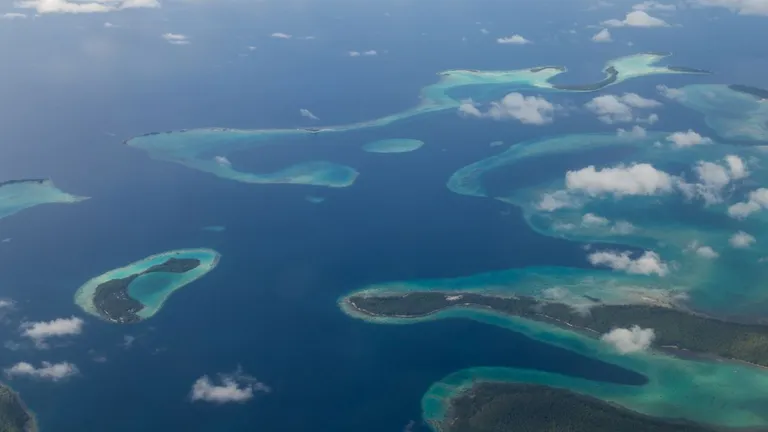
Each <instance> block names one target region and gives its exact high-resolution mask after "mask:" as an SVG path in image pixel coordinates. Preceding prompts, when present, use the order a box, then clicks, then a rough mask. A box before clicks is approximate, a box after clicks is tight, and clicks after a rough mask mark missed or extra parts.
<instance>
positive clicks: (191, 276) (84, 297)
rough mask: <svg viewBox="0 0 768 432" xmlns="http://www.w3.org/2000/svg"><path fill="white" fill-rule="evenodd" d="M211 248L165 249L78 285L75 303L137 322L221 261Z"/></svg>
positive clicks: (101, 314)
mask: <svg viewBox="0 0 768 432" xmlns="http://www.w3.org/2000/svg"><path fill="white" fill-rule="evenodd" d="M218 260H219V254H218V253H217V252H216V251H213V250H211V249H184V250H175V251H169V252H164V253H161V254H157V255H153V256H151V257H148V258H145V259H143V260H141V261H137V262H135V263H133V264H130V265H128V266H125V267H121V268H119V269H115V270H112V271H109V272H107V273H104V274H103V275H101V276H98V277H96V278H93V279H91V280H90V281H88V282H87V283H86V284H85V285H83V286H82V287H80V289H78V291H77V293H76V294H75V303H77V305H78V306H80V307H81V308H82V309H83V310H84V311H86V312H88V313H90V314H92V315H95V316H97V317H99V318H102V319H104V320H107V321H111V322H114V323H120V324H126V323H135V322H139V321H141V320H143V319H147V318H149V317H151V316H153V315H154V314H155V313H157V312H158V311H159V310H160V308H161V307H162V305H163V303H165V301H166V300H167V298H168V297H169V296H170V295H171V294H172V293H173V292H174V291H176V290H178V289H180V288H182V287H183V286H185V285H187V284H189V283H191V282H193V281H195V280H197V279H199V278H200V277H202V276H204V275H205V274H206V273H208V272H209V271H211V270H213V269H214V268H215V267H216V265H217V264H218Z"/></svg>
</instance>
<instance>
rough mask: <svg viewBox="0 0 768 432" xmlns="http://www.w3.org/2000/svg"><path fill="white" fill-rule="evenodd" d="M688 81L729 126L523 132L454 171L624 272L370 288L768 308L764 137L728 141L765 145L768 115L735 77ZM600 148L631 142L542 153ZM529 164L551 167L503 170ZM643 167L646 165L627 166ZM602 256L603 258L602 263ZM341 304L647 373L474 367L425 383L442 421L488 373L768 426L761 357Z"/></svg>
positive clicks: (498, 274) (432, 410)
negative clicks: (619, 379) (487, 328)
mask: <svg viewBox="0 0 768 432" xmlns="http://www.w3.org/2000/svg"><path fill="white" fill-rule="evenodd" d="M682 92H683V93H684V94H685V95H686V97H685V98H684V99H682V100H683V103H684V104H685V105H686V106H688V107H689V108H692V109H694V110H696V111H699V112H701V113H703V114H704V115H705V116H706V118H707V123H708V124H709V125H711V126H712V127H713V129H715V130H716V131H717V133H718V135H719V137H712V138H714V139H711V140H704V142H703V144H699V145H690V146H681V145H678V144H676V143H674V142H673V141H672V139H671V138H670V137H671V135H672V132H673V131H669V132H648V133H647V134H645V135H644V136H641V137H632V138H628V137H626V136H624V137H622V136H618V135H617V134H576V135H563V136H558V137H554V138H549V139H539V140H533V141H530V142H525V143H520V144H517V145H515V146H512V147H511V148H510V149H508V150H506V151H504V152H502V153H499V154H497V155H494V156H492V157H489V158H487V159H483V160H481V161H478V162H476V163H473V164H470V165H468V166H466V167H464V168H462V169H460V170H458V171H457V172H456V173H455V174H454V175H453V176H452V177H451V178H450V180H449V181H448V184H447V185H448V188H449V189H450V190H452V191H453V192H455V193H458V194H462V195H468V196H475V197H478V198H492V199H496V200H500V201H503V202H506V203H509V204H512V205H515V206H516V207H518V208H520V209H521V210H522V212H523V215H524V218H525V220H526V221H527V223H528V224H529V226H530V227H531V228H532V229H534V230H536V231H537V232H539V233H541V234H544V235H547V236H552V237H561V238H565V239H568V240H572V241H576V242H581V243H583V244H585V245H586V247H585V262H586V261H587V258H588V257H590V256H591V255H592V254H593V253H594V254H596V255H598V254H599V253H606V252H607V253H609V254H612V256H613V257H614V260H613V261H612V262H611V263H609V264H610V265H611V266H612V267H613V270H611V269H605V268H594V269H590V268H568V267H527V268H522V269H513V270H507V271H495V272H489V273H483V274H476V275H471V276H465V277H460V278H447V279H433V280H411V281H400V282H391V283H383V284H375V285H371V286H368V287H365V288H363V289H361V290H360V291H358V292H357V293H358V294H360V293H362V294H366V293H367V294H370V295H382V294H384V295H398V294H402V293H407V292H412V291H424V290H429V291H441V292H446V295H456V294H460V293H462V292H483V293H489V294H496V295H503V296H513V295H518V294H520V295H528V296H532V297H536V298H538V299H540V300H544V301H547V300H551V301H557V302H559V303H565V304H569V305H571V306H573V307H574V308H577V309H580V310H585V311H588V309H589V307H590V306H591V305H593V304H595V303H594V302H593V300H591V298H598V299H600V300H601V302H603V303H606V304H652V305H661V306H668V307H677V306H685V307H690V308H693V309H697V310H701V311H705V312H707V313H710V314H715V315H719V316H723V317H727V318H734V319H747V320H764V319H766V318H768V312H766V311H768V290H766V289H765V288H764V283H763V281H764V277H763V276H764V274H765V268H764V266H765V263H764V261H765V260H764V259H763V258H764V257H766V256H768V242H766V240H765V239H766V238H768V230H767V229H766V228H765V227H766V226H768V225H766V222H768V220H766V217H768V216H766V212H765V211H763V208H764V207H763V205H762V201H761V200H760V198H759V196H757V197H756V195H754V193H756V192H755V191H759V190H760V187H761V186H764V185H768V165H766V160H765V158H766V153H765V150H764V149H763V148H762V147H761V146H759V145H751V146H750V145H744V144H743V143H733V144H732V143H729V140H732V139H739V140H752V141H757V142H758V143H759V141H760V139H761V137H762V133H763V129H762V126H764V125H765V124H766V120H768V113H766V112H764V111H763V109H762V108H763V105H756V102H755V101H754V98H752V99H749V98H746V99H745V97H744V95H742V94H737V93H736V92H734V91H732V90H730V89H729V88H728V87H727V86H691V87H685V88H683V89H682ZM688 96H690V97H688ZM720 101H722V103H723V105H722V106H721V105H719V102H720ZM722 107H726V108H727V109H722ZM600 149H602V150H603V151H605V150H609V149H621V150H622V152H618V153H616V156H614V157H612V158H610V159H611V160H603V161H600V162H596V163H594V166H591V167H589V166H588V165H589V162H585V163H584V165H583V168H584V170H583V169H582V168H578V167H574V168H568V169H563V168H562V167H560V168H559V169H557V168H555V169H552V168H551V167H552V166H557V165H556V164H554V165H553V164H551V163H543V162H542V161H547V160H548V159H547V158H557V157H569V158H578V157H583V156H584V155H590V154H593V153H590V152H593V151H595V150H600ZM594 154H596V153H594ZM622 154H623V156H622ZM568 155H570V156H568ZM637 164H644V168H642V173H639V172H638V171H636V170H635V168H633V167H635V166H636V165H637ZM545 166H549V167H550V168H549V171H546V170H547V168H544V167H545ZM522 167H525V168H526V169H527V170H537V169H538V167H542V170H545V171H544V172H537V174H536V176H535V178H533V179H528V181H526V182H522V183H521V182H516V183H514V184H515V185H516V186H514V187H510V186H506V187H505V183H504V180H503V179H504V176H503V175H501V174H503V173H504V172H505V171H509V172H514V171H515V170H518V171H519V170H521V169H522ZM630 171H631V172H634V173H635V174H633V175H629V174H627V173H628V172H630ZM606 173H610V176H609V177H608V176H606V175H604V174H606ZM494 179H495V180H494ZM500 179H501V180H500ZM752 202H754V204H749V205H751V206H752V212H751V213H749V214H748V215H747V216H738V215H736V214H735V213H734V212H733V209H734V206H737V207H736V208H738V206H739V205H740V204H739V203H743V204H744V205H746V204H747V203H752ZM738 237H741V238H742V239H743V238H745V237H746V238H748V239H751V240H748V241H746V242H741V243H739V242H738V241H736V240H735V238H738ZM592 242H599V243H600V244H601V246H600V247H599V249H594V248H593V247H591V246H589V245H590V244H591V243H592ZM638 250H640V251H642V250H645V251H646V252H647V253H650V254H652V255H651V256H652V257H653V258H654V259H653V260H652V261H653V263H652V264H653V265H652V266H651V267H648V266H647V265H645V264H648V262H645V263H644V264H643V265H640V264H639V261H634V260H636V259H637V258H638V257H639V252H637V251H638ZM633 251H634V252H633ZM616 257H619V258H616ZM619 261H621V262H619ZM603 262H605V261H603ZM595 265H596V266H597V267H600V266H601V265H600V263H598V262H596V263H595ZM649 268H650V270H649ZM340 305H341V306H342V309H343V310H345V312H347V313H348V314H350V315H352V316H355V317H358V318H361V319H365V320H368V321H373V322H378V323H382V324H412V323H416V322H423V321H433V320H439V319H446V318H465V319H471V320H475V321H479V322H483V323H486V324H491V325H495V326H500V327H504V328H508V329H510V330H514V331H516V332H520V333H523V334H525V335H526V336H528V337H531V338H533V339H536V340H540V341H543V342H546V343H549V344H553V345H557V346H561V347H563V348H567V349H569V350H572V351H574V352H577V353H580V354H584V355H588V356H590V357H595V358H600V359H602V360H605V361H608V362H610V363H613V364H616V365H620V366H622V367H625V368H627V369H630V370H633V371H636V372H639V373H642V374H643V375H645V376H646V377H647V378H648V383H647V384H645V385H643V386H622V385H613V384H604V383H597V382H594V381H589V380H583V379H578V378H572V377H567V376H563V375H558V374H554V373H549V372H542V371H531V370H523V369H513V368H471V369H466V370H462V371H459V372H456V373H454V374H451V375H449V376H447V377H445V378H444V379H442V380H440V381H439V382H437V383H435V384H434V385H433V386H432V387H431V388H430V389H429V390H428V391H427V393H426V394H425V396H424V398H423V400H422V411H423V415H424V418H425V419H426V420H427V421H429V422H430V424H432V425H433V426H435V427H437V426H439V424H440V422H441V421H443V420H444V416H445V413H446V411H445V410H446V408H447V406H448V404H449V402H450V399H451V397H453V396H454V395H456V394H457V393H458V392H461V391H463V390H465V389H467V388H468V387H469V386H471V385H472V384H473V383H474V382H477V381H484V380H487V381H509V382H525V383H535V384H543V385H548V386H555V387H560V388H566V389H570V390H573V391H576V392H580V393H583V394H588V395H591V396H594V397H598V398H601V399H603V400H607V401H611V402H614V403H617V404H620V405H623V406H625V407H627V408H630V409H633V410H636V411H638V412H641V413H645V414H649V415H654V416H661V417H670V418H685V419H689V420H694V421H700V422H704V423H709V424H714V425H720V426H727V427H766V426H768V411H766V410H765V409H764V407H765V406H766V404H768V392H766V391H765V389H766V388H768V371H766V370H765V369H762V368H757V367H752V366H749V365H744V364H737V363H732V362H723V361H713V360H693V359H687V358H679V357H673V356H671V355H669V354H665V353H662V352H654V351H650V352H638V353H633V354H628V355H621V354H619V353H617V352H616V351H614V349H613V348H612V347H611V346H610V345H608V344H606V343H604V342H601V341H600V340H599V339H596V338H593V337H588V336H585V335H582V334H579V333H575V332H571V331H568V330H564V329H562V328H558V327H555V326H552V325H548V324H542V323H537V322H531V321H528V320H525V319H521V318H517V317H509V316H502V315H500V314H496V313H494V312H492V311H488V310H474V309H471V308H462V307H457V308H453V309H449V310H445V311H441V312H439V313H436V314H433V315H430V316H428V317H424V318H382V317H370V316H364V315H361V314H359V313H358V312H356V311H355V310H353V309H351V308H350V307H348V306H347V305H345V303H344V302H343V301H342V302H340Z"/></svg>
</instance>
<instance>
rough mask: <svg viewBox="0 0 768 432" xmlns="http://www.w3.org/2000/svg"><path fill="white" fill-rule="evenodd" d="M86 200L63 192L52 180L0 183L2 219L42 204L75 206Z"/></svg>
mask: <svg viewBox="0 0 768 432" xmlns="http://www.w3.org/2000/svg"><path fill="white" fill-rule="evenodd" d="M86 199H88V198H87V197H80V196H76V195H71V194H68V193H66V192H64V191H62V190H61V189H59V188H57V187H56V186H55V185H54V184H53V182H52V181H50V180H42V179H41V180H37V179H35V180H11V181H7V182H3V183H0V219H2V218H4V217H8V216H11V215H13V214H16V213H18V212H20V211H22V210H24V209H28V208H30V207H34V206H37V205H40V204H53V203H60V204H73V203H77V202H80V201H83V200H86Z"/></svg>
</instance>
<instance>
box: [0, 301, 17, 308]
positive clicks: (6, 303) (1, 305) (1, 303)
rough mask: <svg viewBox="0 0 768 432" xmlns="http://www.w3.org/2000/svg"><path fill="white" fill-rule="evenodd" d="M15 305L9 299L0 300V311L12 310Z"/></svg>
mask: <svg viewBox="0 0 768 432" xmlns="http://www.w3.org/2000/svg"><path fill="white" fill-rule="evenodd" d="M15 304H16V303H14V301H13V300H11V299H4V298H0V310H8V309H13V307H14V305H15Z"/></svg>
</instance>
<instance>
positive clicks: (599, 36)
mask: <svg viewBox="0 0 768 432" xmlns="http://www.w3.org/2000/svg"><path fill="white" fill-rule="evenodd" d="M592 42H613V38H612V37H611V32H609V31H608V29H602V30H600V31H599V32H597V33H596V34H595V35H594V36H592Z"/></svg>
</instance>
